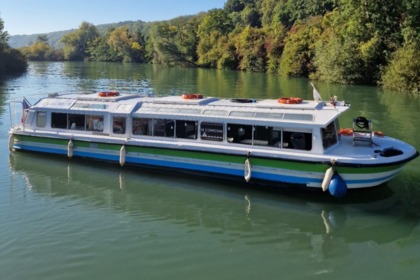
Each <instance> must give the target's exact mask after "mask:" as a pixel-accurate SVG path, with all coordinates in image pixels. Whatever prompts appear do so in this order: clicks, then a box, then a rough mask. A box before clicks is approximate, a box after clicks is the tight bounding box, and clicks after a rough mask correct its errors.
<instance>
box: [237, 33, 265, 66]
mask: <svg viewBox="0 0 420 280" xmlns="http://www.w3.org/2000/svg"><path fill="white" fill-rule="evenodd" d="M235 47H236V53H237V56H238V58H239V61H240V62H239V65H238V69H239V70H250V71H254V72H265V71H266V56H267V51H266V48H265V33H264V32H263V31H262V30H261V29H259V28H253V27H250V26H248V27H245V28H244V29H243V30H242V32H240V33H239V34H238V35H237V36H236V37H235Z"/></svg>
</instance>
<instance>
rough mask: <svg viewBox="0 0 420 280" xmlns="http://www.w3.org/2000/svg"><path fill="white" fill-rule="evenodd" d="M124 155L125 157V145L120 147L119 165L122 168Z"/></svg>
mask: <svg viewBox="0 0 420 280" xmlns="http://www.w3.org/2000/svg"><path fill="white" fill-rule="evenodd" d="M125 155H126V151H125V145H122V146H121V149H120V165H121V166H124V164H125Z"/></svg>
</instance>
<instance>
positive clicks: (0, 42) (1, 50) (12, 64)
mask: <svg viewBox="0 0 420 280" xmlns="http://www.w3.org/2000/svg"><path fill="white" fill-rule="evenodd" d="M3 29H4V22H3V20H2V19H1V18H0V75H3V74H19V73H23V72H25V71H26V68H27V66H28V65H27V62H26V59H25V57H24V56H23V55H22V53H21V52H20V51H18V50H15V49H12V48H10V47H9V45H8V44H7V40H8V39H9V34H8V33H7V31H3Z"/></svg>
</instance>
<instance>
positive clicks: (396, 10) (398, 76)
mask: <svg viewBox="0 0 420 280" xmlns="http://www.w3.org/2000/svg"><path fill="white" fill-rule="evenodd" d="M44 41H45V40H44ZM36 43H39V42H38V41H36V42H35V43H34V44H36ZM60 43H61V44H62V52H63V58H64V59H65V60H91V61H116V62H146V63H154V64H163V65H167V66H184V67H208V68H217V69H233V70H240V71H254V72H267V73H276V74H279V75H283V76H295V77H309V78H311V79H317V80H322V81H327V82H336V83H345V84H351V83H357V84H373V85H377V84H379V85H381V86H383V87H385V88H390V89H394V90H400V91H411V92H420V76H419V75H420V74H419V73H420V1H418V0H401V1H395V0H384V1H366V0H227V1H226V3H225V6H224V8H223V9H214V10H210V11H208V12H206V13H200V14H198V15H194V16H188V17H179V18H175V19H172V20H168V21H161V22H152V23H141V24H138V25H137V26H134V25H133V23H130V24H127V25H119V26H117V27H113V26H110V27H109V28H108V29H107V30H106V31H102V32H99V30H98V28H97V27H95V26H93V25H92V24H89V23H86V22H84V23H82V24H81V25H80V27H79V29H77V30H74V31H72V32H69V33H66V34H65V36H63V37H62V38H61V39H60ZM28 57H29V56H28ZM35 57H36V56H35Z"/></svg>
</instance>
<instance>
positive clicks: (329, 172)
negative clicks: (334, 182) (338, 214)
mask: <svg viewBox="0 0 420 280" xmlns="http://www.w3.org/2000/svg"><path fill="white" fill-rule="evenodd" d="M333 175H334V168H333V167H332V166H331V167H330V168H328V169H327V171H325V175H324V180H322V185H321V186H322V191H324V192H325V191H326V190H328V186H329V185H330V182H331V178H332V176H333Z"/></svg>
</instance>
